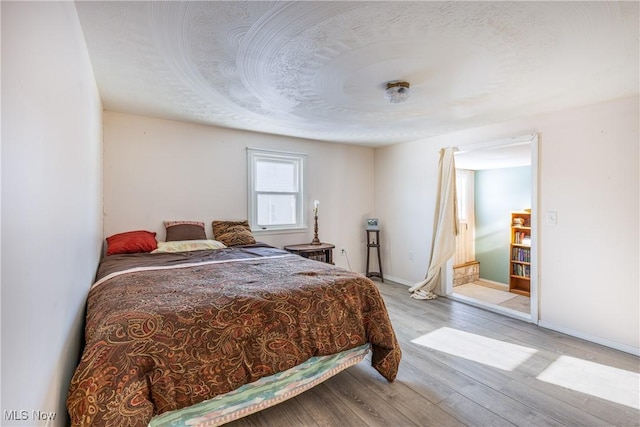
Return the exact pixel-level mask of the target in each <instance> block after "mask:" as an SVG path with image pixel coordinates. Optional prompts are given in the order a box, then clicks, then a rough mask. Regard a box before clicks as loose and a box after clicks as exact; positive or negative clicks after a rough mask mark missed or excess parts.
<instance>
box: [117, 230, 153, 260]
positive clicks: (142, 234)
mask: <svg viewBox="0 0 640 427" xmlns="http://www.w3.org/2000/svg"><path fill="white" fill-rule="evenodd" d="M157 247H158V242H156V233H152V232H151V231H144V230H138V231H128V232H126V233H120V234H114V235H113V236H109V237H107V255H115V254H135V253H138V252H151V251H152V250H154V249H156V248H157Z"/></svg>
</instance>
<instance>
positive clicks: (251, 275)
mask: <svg viewBox="0 0 640 427" xmlns="http://www.w3.org/2000/svg"><path fill="white" fill-rule="evenodd" d="M85 341H86V344H85V347H84V351H83V354H82V357H81V360H80V363H79V366H78V368H77V369H76V371H75V373H74V375H73V378H72V381H71V384H70V389H69V394H68V398H67V408H68V411H69V415H70V417H71V422H72V424H73V425H78V426H80V425H92V426H147V425H151V426H154V427H155V426H169V425H198V424H200V425H205V424H206V425H219V424H223V423H225V422H228V421H232V420H233V419H237V418H239V417H241V416H245V415H248V414H250V413H252V412H255V411H257V410H261V409H263V408H264V407H267V406H269V405H272V404H275V403H279V402H281V401H282V400H285V399H287V398H290V397H292V396H295V395H296V394H298V393H300V392H302V391H304V390H306V389H307V388H309V387H312V386H314V385H315V384H317V383H319V382H321V381H323V380H324V379H326V378H328V377H329V376H331V375H334V374H336V373H338V372H340V370H342V369H344V368H346V367H348V366H351V365H352V364H354V363H357V362H359V361H360V360H362V359H363V358H364V356H365V355H366V353H367V351H369V349H370V351H371V354H370V359H371V364H372V366H373V367H374V368H375V369H376V370H377V371H378V372H379V373H380V374H381V375H382V376H383V377H384V378H386V379H387V380H388V381H393V380H394V379H395V376H396V373H397V370H398V365H399V362H400V358H401V351H400V348H399V346H398V343H397V340H396V337H395V334H394V331H393V328H392V325H391V323H390V321H389V317H388V314H387V311H386V308H385V306H384V302H383V300H382V298H381V296H380V294H379V292H378V289H377V288H376V285H375V284H374V283H373V282H371V280H369V279H368V278H366V277H364V276H362V275H360V274H357V273H353V272H350V271H347V270H345V269H342V268H339V267H336V266H333V265H330V264H325V263H321V262H317V261H312V260H308V259H305V258H302V257H300V256H298V255H294V254H290V253H288V252H285V251H283V250H280V249H277V248H273V247H270V246H267V245H263V244H254V245H243V246H235V247H228V248H222V249H211V250H195V251H187V252H175V253H135V254H117V255H110V256H106V257H104V258H103V260H102V262H101V263H100V266H99V268H98V273H97V277H96V282H95V283H94V285H93V286H92V288H91V290H90V292H89V295H88V300H87V314H86V329H85ZM225 399H226V400H225Z"/></svg>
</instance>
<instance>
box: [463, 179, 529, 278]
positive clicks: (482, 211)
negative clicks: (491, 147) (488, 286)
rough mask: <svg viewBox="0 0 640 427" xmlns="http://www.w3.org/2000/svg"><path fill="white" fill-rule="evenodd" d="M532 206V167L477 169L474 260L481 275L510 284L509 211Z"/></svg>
mask: <svg viewBox="0 0 640 427" xmlns="http://www.w3.org/2000/svg"><path fill="white" fill-rule="evenodd" d="M530 207H531V167H530V166H524V167H517V168H505V169H492V170H483V171H476V173H475V214H476V218H475V220H476V242H475V244H476V261H479V262H480V278H482V279H487V280H493V281H494V282H500V283H509V240H510V236H511V234H510V232H511V229H510V222H511V216H510V212H511V211H518V210H522V209H525V208H530Z"/></svg>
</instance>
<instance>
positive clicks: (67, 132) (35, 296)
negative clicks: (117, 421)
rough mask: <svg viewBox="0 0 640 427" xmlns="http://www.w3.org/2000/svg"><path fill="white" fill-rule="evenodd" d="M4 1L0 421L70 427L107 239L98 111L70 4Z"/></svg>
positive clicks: (80, 38) (97, 102)
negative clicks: (87, 314)
mask: <svg viewBox="0 0 640 427" xmlns="http://www.w3.org/2000/svg"><path fill="white" fill-rule="evenodd" d="M1 8H2V252H1V253H2V270H1V271H2V386H1V387H2V408H1V411H2V413H1V414H0V417H2V418H1V419H0V424H1V425H3V426H7V425H21V426H27V425H28V426H38V425H45V422H44V421H39V420H36V419H34V418H33V411H42V412H47V413H49V412H54V413H56V418H55V421H54V422H53V423H51V424H48V425H60V426H64V425H66V424H67V423H68V420H67V415H66V406H65V399H66V395H67V390H68V386H69V380H70V378H71V375H72V373H73V370H74V369H75V367H76V364H77V361H78V356H79V352H80V348H79V347H80V339H81V334H82V327H83V318H84V304H85V298H86V295H87V291H88V288H89V286H90V285H91V283H92V281H93V278H94V275H95V271H96V266H97V263H98V260H99V256H100V248H101V240H102V215H101V214H102V212H101V211H102V130H101V126H102V123H101V120H102V119H101V117H102V107H101V103H100V98H99V95H98V91H97V88H96V85H95V80H94V77H93V71H92V69H91V66H90V63H89V59H88V54H87V49H86V46H85V44H84V38H83V36H82V33H81V30H80V25H79V21H78V17H77V15H76V10H75V7H74V4H73V3H72V2H41V3H40V2H39V3H36V2H2V4H1ZM22 410H24V411H27V412H26V417H27V418H26V419H25V418H24V415H25V414H23V413H20V412H19V413H18V417H19V418H21V419H22V421H15V420H13V421H11V420H9V419H8V418H9V417H8V416H6V415H5V411H22Z"/></svg>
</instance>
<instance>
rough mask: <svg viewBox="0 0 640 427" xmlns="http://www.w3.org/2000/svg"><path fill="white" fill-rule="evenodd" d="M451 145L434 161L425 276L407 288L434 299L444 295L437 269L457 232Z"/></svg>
mask: <svg viewBox="0 0 640 427" xmlns="http://www.w3.org/2000/svg"><path fill="white" fill-rule="evenodd" d="M454 151H455V149H454V148H442V149H441V150H440V161H439V163H438V196H437V198H436V213H435V218H434V227H433V240H432V242H431V260H430V261H429V268H428V270H427V275H426V277H425V279H424V280H423V281H422V282H420V283H416V284H415V285H413V286H412V287H411V288H409V292H412V294H411V297H412V298H417V299H435V298H437V296H438V295H437V294H440V295H442V294H444V292H443V290H442V285H441V283H440V271H441V270H442V267H443V266H444V265H445V264H446V262H447V261H448V260H449V259H450V258H451V257H452V256H453V255H454V254H455V251H456V236H457V235H458V212H457V206H456V205H457V201H456V166H455V160H454V155H453V153H454Z"/></svg>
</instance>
